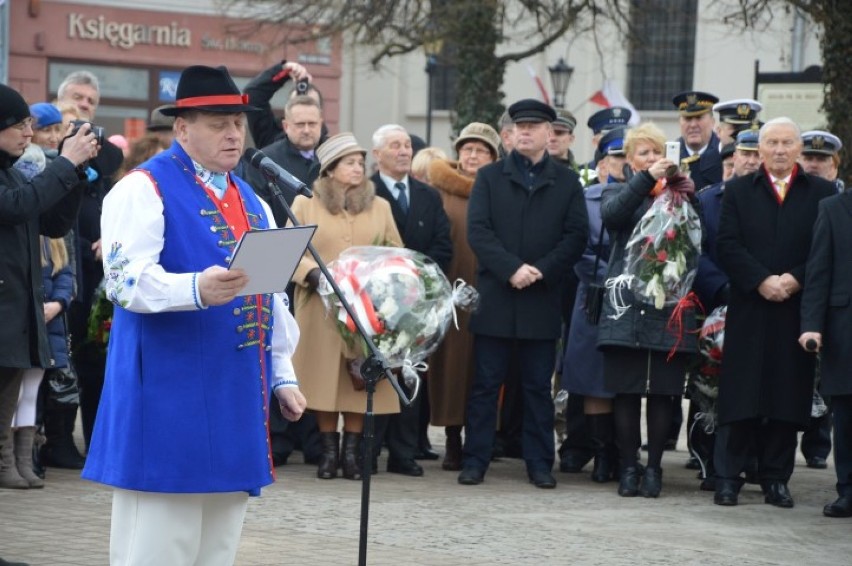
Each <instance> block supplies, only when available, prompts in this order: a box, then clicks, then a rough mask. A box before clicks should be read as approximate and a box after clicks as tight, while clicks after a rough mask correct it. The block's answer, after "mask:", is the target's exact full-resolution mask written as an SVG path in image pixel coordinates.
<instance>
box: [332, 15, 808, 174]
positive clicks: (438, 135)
mask: <svg viewBox="0 0 852 566" xmlns="http://www.w3.org/2000/svg"><path fill="white" fill-rule="evenodd" d="M730 1H731V0H728V2H729V4H728V5H727V8H728V9H727V10H726V7H725V6H726V5H725V4H724V2H722V3H719V2H714V1H713V0H700V1H699V7H698V12H699V14H701V16H700V19H699V23H698V28H697V33H696V35H697V37H696V50H695V74H694V80H693V86H694V88H695V89H697V90H706V91H709V92H711V93H713V94H715V95H717V96H718V97H719V98H720V99H722V100H727V99H732V98H750V97H752V96H753V93H754V62H755V60H757V59H759V60H760V70H761V72H788V71H792V70H794V69H792V68H791V57H792V37H793V36H792V27H793V17H792V15H791V14H783V13H778V14H775V17H774V18H773V20H772V21H771V22H768V23H765V26H766V27H765V29H761V30H760V31H754V30H750V31H745V32H743V31H740V30H739V29H737V28H735V27H733V26H729V25H725V24H723V23H722V22H721V16H722V15H723V14H725V13H731V11H732V10H731V9H730ZM598 37H599V44H600V45H601V46H603V47H602V49H601V51H602V52H601V53H598V50H597V49H596V47H595V44H594V42H593V40H592V38H591V37H590V36H583V37H573V36H568V35H567V36H566V37H565V39H564V40H562V41H559V42H557V43H556V44H554V45H553V46H551V47H550V49H548V50H547V51H546V52H545V53H541V54H538V55H536V56H533V57H531V58H529V59H527V60H525V61H521V62H520V63H511V64H509V65H508V67H507V69H506V76H505V82H504V87H503V91H504V92H505V94H506V98H505V100H504V103H507V104H509V103H511V102H513V101H515V100H518V99H520V98H527V97H538V96H539V94H538V89H537V88H536V85H535V83H534V82H533V80H532V79H531V78H530V75H529V71H528V69H527V65H529V66H530V67H532V69H533V70H534V71H535V72H536V73H537V74H538V76H539V77H540V78H541V79H542V81H543V82H544V84H545V86H546V87H547V89H548V90H550V87H551V85H550V77H549V75H548V72H547V67H548V66H549V65H553V64H554V63H556V61H557V60H558V59H559V57H564V58H565V60H566V61H567V62H568V64H570V65H572V66H573V67H574V68H575V70H574V75H573V77H572V79H571V83H570V84H569V86H568V94H567V101H566V108H568V109H569V110H571V111H572V112H574V113H575V115H576V116H577V119H578V123H579V125H578V127H577V131H576V134H577V140H576V142H575V144H574V148H575V153H576V154H577V156H578V157H579V158H583V159H585V158H589V157H591V155H592V152H593V148H592V146H591V133H590V132H589V131H588V129H587V128H586V126H585V123H586V120H587V119H588V117H589V116H590V115H591V114H592V113H594V112H595V111H597V110H599V109H600V107H598V106H596V105H595V104H593V103H591V102H588V99H589V97H590V96H592V95H593V94H594V93H595V92H596V91H597V90H599V89H600V88H601V87H602V86H603V81H604V79H605V78H610V79H613V80H614V81H615V82H616V84H618V86H619V87H620V88H621V90H622V91H623V92H625V94H626V85H627V68H626V62H627V57H626V51H625V49H624V47H623V46H622V45H620V41H619V37H618V36H617V35H616V33H615V31H614V30H612V29H599V30H598ZM513 47H514V46H513ZM343 59H344V75H343V83H342V84H343V92H342V93H341V99H342V100H341V102H342V103H341V121H340V127H341V129H342V130H346V129H349V130H351V131H353V132H354V133H355V135H356V137H357V138H358V139H359V141H361V143H362V144H369V143H370V139H369V138H370V135H371V134H372V132H373V131H374V130H375V129H376V128H377V127H378V126H380V125H382V124H385V123H390V122H396V123H399V124H402V125H403V126H405V127H406V128H408V129H409V130H410V131H411V132H413V133H417V134H419V135H421V136H423V135H424V133H425V130H426V127H425V123H426V120H425V114H426V97H425V91H426V73H425V71H424V68H425V62H426V59H425V55H424V54H423V53H422V52H418V53H412V54H409V55H405V56H400V57H395V58H393V59H389V60H386V61H384V62H383V63H382V66H381V68H380V69H378V70H375V69H372V68H371V66H370V65H369V51H368V50H367V49H366V48H364V47H361V46H353V45H351V43H349V44H347V45H346V47H345V48H344V58H343ZM819 64H821V62H820V53H819V43H818V38H817V30H816V29H815V28H814V26H812V25H809V26H807V27H806V30H805V34H804V55H803V65H802V66H803V68H804V67H808V66H810V65H819ZM796 70H801V69H796ZM675 94H677V93H672V96H674V95H675ZM640 110H641V109H640ZM641 115H642V118H643V119H650V120H654V121H655V122H657V124H658V125H660V126H661V127H662V128H663V130H664V131H665V132H666V133H667V135H669V136H670V137H671V138H676V137H677V136H678V135H679V130H678V125H677V115H676V113H675V112H674V109H672V111H671V112H666V111H663V112H641ZM432 143H433V145H438V146H440V147H443V148H444V149H445V150H449V149H450V148H451V141H450V122H449V115H448V113H447V112H434V113H433V122H432Z"/></svg>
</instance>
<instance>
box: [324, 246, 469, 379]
mask: <svg viewBox="0 0 852 566" xmlns="http://www.w3.org/2000/svg"><path fill="white" fill-rule="evenodd" d="M328 268H329V271H330V272H331V275H332V276H333V277H334V280H335V282H336V283H337V284H338V286H339V287H340V289H341V290H342V291H343V294H344V295H345V296H346V300H347V302H348V303H349V304H350V305H352V307H353V308H354V310H355V312H356V314H357V316H358V319H359V321H360V322H361V325H362V326H363V327H364V329H365V330H366V332H367V334H368V335H369V336H370V338H371V339H372V340H373V342H374V343H375V345H376V347H377V348H378V349H379V351H380V352H381V353H382V354H383V355H384V356H385V358H386V359H387V361H388V364H389V365H390V367H392V368H403V375H404V377H405V378H406V379H410V378H412V375H413V376H414V377H416V373H415V371H414V370H417V371H423V370H425V369H426V365H425V364H424V363H423V360H425V359H426V357H427V356H428V355H429V354H431V353H432V352H434V351H435V349H436V348H437V347H438V344H440V342H441V339H442V338H443V337H444V334H445V333H446V331H447V326H448V325H449V323H450V320H453V318H454V314H455V307H456V306H459V307H461V308H474V307H475V305H476V301H477V299H478V295H477V293H476V291H475V290H474V289H473V288H471V287H468V286H466V285H465V284H464V282H461V281H457V282H456V284H455V286H451V285H450V282H449V281H448V280H447V277H446V276H445V275H444V273H443V272H442V271H441V268H440V267H438V265H437V264H436V263H435V262H434V261H432V260H431V259H430V258H429V257H427V256H425V255H423V254H421V253H419V252H415V251H412V250H409V249H406V248H389V247H380V246H355V247H352V248H349V249H348V250H346V251H344V252H343V253H342V254H340V257H338V258H337V259H336V260H334V261H333V262H331V263H330V264H329V266H328ZM319 293H320V295H322V298H323V301H324V302H325V305H326V308H327V309H328V311H329V313H330V314H331V315H332V316H333V317H334V318H335V320H336V321H337V327H338V329H339V331H340V334H341V336H342V337H343V339H344V340H345V341H346V343H347V345H348V346H349V347H350V348H352V349H358V350H359V351H362V352H363V354H364V355H366V354H368V352H367V350H366V344H364V342H363V340H361V338H360V336H359V335H358V331H357V328H356V326H355V322H354V321H353V320H352V319H351V318H350V317H349V315H348V313H347V312H346V310H345V309H344V308H343V305H342V304H341V302H340V299H339V298H338V297H337V295H335V294H334V292H333V290H332V289H331V286H330V285H329V284H328V283H327V282H325V281H323V282H322V283H321V284H320V287H319Z"/></svg>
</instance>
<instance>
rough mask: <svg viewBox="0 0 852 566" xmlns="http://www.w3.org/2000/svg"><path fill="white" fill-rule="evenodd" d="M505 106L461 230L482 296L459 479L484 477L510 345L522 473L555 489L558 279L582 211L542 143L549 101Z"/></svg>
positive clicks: (569, 175) (573, 180)
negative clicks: (520, 415) (502, 134)
mask: <svg viewBox="0 0 852 566" xmlns="http://www.w3.org/2000/svg"><path fill="white" fill-rule="evenodd" d="M509 115H510V116H511V118H512V120H513V122H514V123H515V136H514V142H515V148H514V150H512V152H511V153H510V154H509V155H508V156H507V157H506V158H505V159H503V160H501V161H498V162H496V163H492V164H491V165H488V166H486V167H483V168H482V169H480V170H479V172H478V173H477V176H476V181H475V182H474V185H473V190H472V193H471V196H470V202H469V204H468V216H467V235H468V242H469V243H470V247H471V249H472V250H473V253H474V254H475V255H476V259H477V262H478V264H479V266H478V271H477V282H476V288H477V290H478V291H479V293H480V297H481V303H480V306H479V309H478V310H477V312H476V313H474V315H473V317H472V319H471V323H470V329H471V332H473V333H474V335H475V340H474V360H475V362H474V363H475V368H476V369H475V371H476V375H475V376H474V381H473V388H472V391H471V394H470V397H469V398H468V403H467V417H466V422H465V435H466V437H465V444H464V464H463V466H464V467H463V469H462V472H461V473H460V474H459V478H458V481H459V483H461V484H463V485H474V484H478V483H481V482H482V480H483V479H484V476H485V471H486V470H487V468H488V465H489V463H490V460H491V448H492V444H493V440H494V423H495V422H496V420H497V415H496V413H497V396H498V391H499V388H500V384H501V383H503V380H504V378H505V376H506V371H507V367H508V366H509V358H510V356H511V355H512V350H513V346H514V347H515V348H516V350H515V351H516V352H517V355H518V356H519V360H520V364H521V372H522V377H521V381H522V387H523V400H524V424H523V443H522V444H523V457H524V460H525V461H526V466H527V474H528V475H529V478H530V481H531V482H532V483H533V484H535V485H536V487H541V488H552V487H555V486H556V480H555V479H554V478H553V476H552V474H551V469H552V466H553V460H554V442H553V418H554V415H553V400H552V398H551V378H552V375H553V369H554V362H555V354H556V340H557V339H558V338H559V335H560V332H561V325H562V320H561V309H560V304H561V298H562V285H563V283H564V281H565V276H566V275H567V273H568V272H569V270H571V269H573V266H574V263H576V262H577V260H578V259H579V258H580V256H581V255H582V253H583V251H584V249H585V245H586V240H587V238H588V229H589V228H588V224H589V220H588V216H587V213H586V205H585V201H584V199H583V190H582V188H581V186H580V182H579V177H578V176H577V174H576V173H575V172H574V171H572V170H571V169H570V168H568V167H566V166H564V165H562V164H560V163H557V162H556V161H555V160H554V159H552V158H550V157H549V156H548V154H547V151H546V147H547V140H548V137H549V134H550V128H551V122H553V120H554V119H555V118H556V114H555V112H554V111H553V109H552V108H551V107H550V106H547V105H546V104H543V103H541V102H539V101H537V100H531V99H528V100H521V101H519V102H516V103H515V104H513V105H511V106H510V107H509Z"/></svg>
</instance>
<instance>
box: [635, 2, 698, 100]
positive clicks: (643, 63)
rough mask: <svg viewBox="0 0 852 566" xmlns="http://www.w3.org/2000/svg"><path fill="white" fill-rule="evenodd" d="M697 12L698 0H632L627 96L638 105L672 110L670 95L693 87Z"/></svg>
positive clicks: (672, 95)
mask: <svg viewBox="0 0 852 566" xmlns="http://www.w3.org/2000/svg"><path fill="white" fill-rule="evenodd" d="M675 4H676V6H675ZM697 12H698V0H682V1H680V2H676V3H675V2H670V1H669V0H632V2H631V6H630V16H631V21H632V22H633V25H634V30H635V34H636V37H635V40H633V41H632V42H631V45H630V48H629V49H628V63H627V72H628V77H629V79H628V87H627V89H628V93H627V96H628V98H629V99H630V102H631V103H632V104H633V105H634V106H635V107H636V108H637V109H639V110H671V109H672V97H674V96H675V95H676V94H677V93H679V92H683V91H685V90H691V89H692V76H693V69H694V66H695V25H696V21H697Z"/></svg>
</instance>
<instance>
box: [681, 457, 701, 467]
mask: <svg viewBox="0 0 852 566" xmlns="http://www.w3.org/2000/svg"><path fill="white" fill-rule="evenodd" d="M684 468H686V469H687V470H700V469H701V462H699V461H698V458H696V457H695V456H690V457H689V460H687V461H686V465H684Z"/></svg>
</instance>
